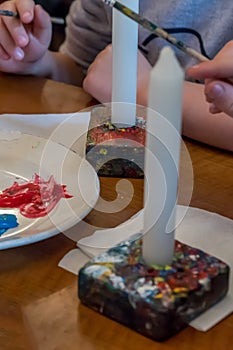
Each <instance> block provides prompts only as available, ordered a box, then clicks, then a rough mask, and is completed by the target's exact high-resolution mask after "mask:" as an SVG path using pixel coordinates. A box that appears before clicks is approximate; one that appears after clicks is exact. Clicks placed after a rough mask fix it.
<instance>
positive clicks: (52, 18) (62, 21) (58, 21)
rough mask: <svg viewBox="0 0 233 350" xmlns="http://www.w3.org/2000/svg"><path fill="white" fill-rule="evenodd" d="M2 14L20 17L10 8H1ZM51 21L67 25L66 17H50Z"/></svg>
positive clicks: (0, 14) (0, 12)
mask: <svg viewBox="0 0 233 350" xmlns="http://www.w3.org/2000/svg"><path fill="white" fill-rule="evenodd" d="M0 16H7V17H17V18H19V14H18V13H17V12H14V11H8V10H0ZM50 19H51V22H52V23H53V24H59V25H65V24H66V22H65V19H64V18H61V17H50Z"/></svg>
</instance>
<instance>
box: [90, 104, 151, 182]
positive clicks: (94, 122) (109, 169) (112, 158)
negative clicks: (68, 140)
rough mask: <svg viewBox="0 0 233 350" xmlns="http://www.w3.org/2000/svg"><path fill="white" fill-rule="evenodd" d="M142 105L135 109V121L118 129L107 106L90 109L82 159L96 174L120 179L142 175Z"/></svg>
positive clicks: (143, 110)
mask: <svg viewBox="0 0 233 350" xmlns="http://www.w3.org/2000/svg"><path fill="white" fill-rule="evenodd" d="M145 126H146V120H145V108H144V107H143V108H137V117H136V124H135V125H134V126H126V127H124V128H118V127H117V126H116V125H113V124H112V123H111V105H106V106H97V107H95V108H93V109H92V111H91V120H90V125H89V130H88V133H87V142H86V159H87V160H88V161H89V163H90V164H91V165H92V166H93V167H94V169H95V170H96V172H97V173H98V175H100V176H109V177H123V178H130V177H131V178H142V177H143V176H144V171H143V169H144V145H145V135H146V130H145Z"/></svg>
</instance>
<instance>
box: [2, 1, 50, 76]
mask: <svg viewBox="0 0 233 350" xmlns="http://www.w3.org/2000/svg"><path fill="white" fill-rule="evenodd" d="M0 9H4V10H10V11H14V12H17V13H18V14H19V18H15V17H7V16H0V70H1V71H2V72H9V73H21V74H33V73H35V69H36V64H37V63H38V61H39V60H40V59H41V58H42V57H43V55H44V54H45V52H46V51H47V49H48V46H49V43H50V40H51V21H50V17H49V15H48V14H47V13H46V12H45V11H44V10H43V9H42V7H41V6H39V5H36V6H35V3H34V1H33V0H11V1H6V2H3V3H2V4H1V5H0Z"/></svg>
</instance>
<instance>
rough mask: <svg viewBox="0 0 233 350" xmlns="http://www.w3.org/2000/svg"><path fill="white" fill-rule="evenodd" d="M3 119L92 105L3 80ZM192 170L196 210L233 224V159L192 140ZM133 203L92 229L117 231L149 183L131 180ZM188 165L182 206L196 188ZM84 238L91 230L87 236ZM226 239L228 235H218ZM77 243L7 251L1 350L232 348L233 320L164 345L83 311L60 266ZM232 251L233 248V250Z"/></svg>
mask: <svg viewBox="0 0 233 350" xmlns="http://www.w3.org/2000/svg"><path fill="white" fill-rule="evenodd" d="M0 101H1V102H0V113H60V112H62V113H65V112H73V111H78V110H80V109H83V108H86V107H88V106H89V105H91V104H93V103H94V101H93V100H92V99H91V97H90V96H89V95H87V94H85V93H84V92H83V91H82V90H81V89H79V88H77V87H74V86H68V85H65V84H61V83H55V82H52V81H49V80H43V79H36V78H31V77H30V78H28V77H14V76H0ZM185 144H186V146H187V148H188V150H189V153H190V156H191V160H192V165H193V171H194V187H193V194H192V198H191V206H195V207H199V208H203V209H206V210H209V211H213V212H217V213H219V214H221V215H224V216H227V217H229V218H231V219H233V205H232V199H233V176H232V171H233V161H232V154H231V153H228V152H224V151H220V150H217V149H214V148H210V147H207V146H204V145H201V144H198V143H196V142H193V141H190V140H186V141H185ZM117 181H118V179H111V178H102V179H100V183H101V196H102V197H103V198H104V199H108V200H112V199H114V198H115V196H116V193H115V185H116V183H117ZM132 184H133V186H134V197H133V199H132V201H131V203H130V204H129V205H128V206H127V208H126V209H124V210H123V211H122V212H121V213H120V215H119V213H117V215H114V214H111V215H110V214H108V215H106V214H105V215H102V214H101V213H99V212H97V211H96V210H93V211H92V212H91V213H90V214H89V215H88V216H87V218H86V219H85V220H86V222H88V223H90V224H92V225H97V226H98V225H99V226H101V225H105V226H106V225H109V226H114V225H116V224H118V223H120V222H122V221H124V220H126V219H127V218H129V217H130V216H131V215H132V214H134V213H136V212H137V211H138V210H139V209H140V208H141V207H142V194H143V181H142V180H140V179H137V180H132ZM190 186H191V184H190V182H189V181H186V164H185V161H183V160H182V162H181V176H180V185H179V188H180V195H179V202H180V204H186V203H184V201H185V198H186V193H188V191H189V189H190ZM82 234H85V232H82ZM219 234H221V232H219ZM74 247H75V243H74V242H73V241H72V240H69V239H68V238H67V237H65V236H64V235H63V234H59V235H57V236H55V237H53V238H50V239H47V240H44V241H41V242H39V243H35V244H32V245H28V246H23V247H18V248H14V249H9V250H5V251H0V349H1V350H22V349H23V350H26V349H30V350H31V349H33V350H34V349H36V350H37V349H38V350H55V349H56V350H73V349H82V350H90V349H93V350H94V349H95V350H97V349H101V350H105V349H106V350H123V349H124V350H137V349H155V350H157V349H166V350H172V349H176V348H177V349H179V350H187V349H189V350H192V349H193V350H194V349H195V350H196V349H199V350H202V349H203V350H208V349H216V350H221V349H222V350H225V349H230V348H231V347H232V339H233V315H231V316H229V317H228V318H226V319H225V320H224V321H222V322H221V323H220V324H218V325H217V326H216V327H214V328H213V329H211V330H210V331H209V332H207V333H201V332H198V331H196V330H194V329H192V328H191V327H187V328H186V329H185V330H183V331H182V332H180V333H179V334H178V335H176V336H174V337H173V338H171V339H169V340H168V341H166V342H164V343H157V342H154V341H152V340H150V339H147V338H145V337H143V336H141V335H140V334H138V333H136V332H134V331H132V330H130V329H128V328H126V327H123V326H122V325H120V324H118V323H116V322H114V321H111V320H109V319H108V318H106V317H104V316H102V315H99V314H98V313H95V312H94V311H92V310H90V309H88V308H86V307H84V306H83V305H80V303H79V300H78V298H77V277H76V276H75V275H73V274H71V273H69V272H67V271H65V270H63V269H61V268H59V267H58V266H57V264H58V262H59V260H60V259H61V258H62V257H63V256H64V255H65V254H66V253H67V252H68V251H69V250H70V249H72V248H74ZM232 249H233V248H232Z"/></svg>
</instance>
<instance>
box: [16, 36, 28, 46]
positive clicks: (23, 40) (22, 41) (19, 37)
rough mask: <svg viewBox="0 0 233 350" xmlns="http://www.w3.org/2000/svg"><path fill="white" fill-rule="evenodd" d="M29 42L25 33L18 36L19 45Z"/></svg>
mask: <svg viewBox="0 0 233 350" xmlns="http://www.w3.org/2000/svg"><path fill="white" fill-rule="evenodd" d="M27 42H28V40H27V38H26V37H25V36H23V35H19V36H18V45H19V46H25V45H27Z"/></svg>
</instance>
